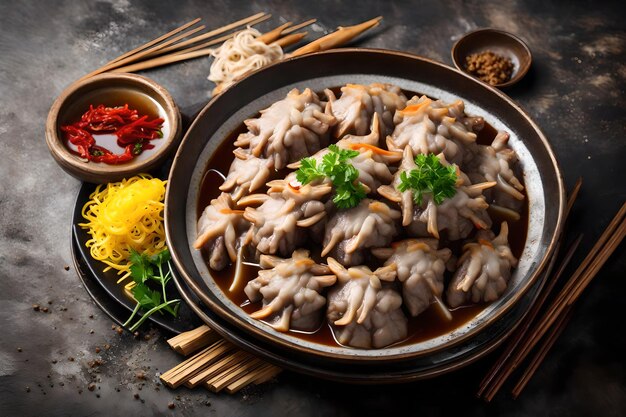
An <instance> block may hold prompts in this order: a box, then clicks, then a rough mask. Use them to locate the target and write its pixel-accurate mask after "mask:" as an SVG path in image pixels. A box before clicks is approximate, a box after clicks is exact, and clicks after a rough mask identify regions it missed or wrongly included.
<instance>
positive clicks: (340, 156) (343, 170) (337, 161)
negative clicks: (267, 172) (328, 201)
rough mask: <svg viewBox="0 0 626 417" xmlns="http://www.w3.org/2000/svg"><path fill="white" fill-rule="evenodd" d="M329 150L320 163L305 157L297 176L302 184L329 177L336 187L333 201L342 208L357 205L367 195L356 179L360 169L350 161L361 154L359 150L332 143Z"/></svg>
mask: <svg viewBox="0 0 626 417" xmlns="http://www.w3.org/2000/svg"><path fill="white" fill-rule="evenodd" d="M328 149H329V151H330V152H328V153H327V154H326V155H324V157H323V158H322V161H321V162H320V163H319V164H318V163H317V161H316V160H315V159H314V158H304V159H302V160H301V161H300V163H301V166H300V168H299V169H298V171H296V178H297V179H298V181H299V182H300V184H302V185H306V184H308V183H310V182H311V181H314V180H316V179H319V178H324V177H327V178H329V179H330V180H331V181H332V183H333V186H334V187H335V194H334V195H333V202H334V203H335V205H336V206H337V207H338V208H340V209H347V208H352V207H355V206H357V205H358V204H359V202H360V201H361V200H363V199H364V198H365V196H366V193H365V187H363V184H361V183H360V182H357V181H356V180H357V179H358V178H359V171H358V170H357V169H356V168H355V167H354V165H352V164H351V163H349V162H348V161H349V160H350V159H352V158H354V157H355V156H358V155H359V152H358V151H351V150H348V149H340V148H339V147H338V146H337V145H330V146H329V147H328Z"/></svg>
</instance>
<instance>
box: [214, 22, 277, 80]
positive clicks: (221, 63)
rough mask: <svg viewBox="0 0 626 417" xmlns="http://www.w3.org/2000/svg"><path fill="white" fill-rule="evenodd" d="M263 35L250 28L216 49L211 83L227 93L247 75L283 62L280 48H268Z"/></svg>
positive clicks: (274, 46) (274, 45)
mask: <svg viewBox="0 0 626 417" xmlns="http://www.w3.org/2000/svg"><path fill="white" fill-rule="evenodd" d="M259 36H261V32H259V31H258V30H256V29H253V28H250V27H249V28H247V29H244V30H242V31H241V32H239V33H238V34H236V35H235V36H234V37H233V38H231V39H229V40H227V41H226V42H224V44H222V46H220V47H219V48H217V49H215V50H214V51H213V53H212V54H211V55H212V56H213V57H214V58H215V59H214V61H213V64H212V65H211V72H210V74H209V80H210V81H213V82H214V83H215V84H217V85H218V89H220V90H223V89H224V88H226V87H228V86H230V85H231V84H233V83H234V82H235V81H237V80H238V79H239V78H241V77H243V76H244V75H245V74H247V73H249V72H251V71H254V70H256V69H258V68H261V67H263V66H265V65H268V64H271V63H272V62H276V61H279V60H281V59H282V58H283V50H282V48H281V47H280V46H279V45H276V44H270V45H267V44H265V43H264V42H262V41H260V40H258V39H257V38H258V37H259Z"/></svg>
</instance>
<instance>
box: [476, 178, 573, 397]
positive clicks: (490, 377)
mask: <svg viewBox="0 0 626 417" xmlns="http://www.w3.org/2000/svg"><path fill="white" fill-rule="evenodd" d="M581 186H582V178H578V180H577V181H576V184H575V185H574V188H573V189H572V191H571V192H570V195H569V197H568V199H567V205H566V208H565V221H567V219H568V218H569V215H570V213H571V209H572V207H573V205H574V202H575V201H576V199H577V198H578V194H579V192H580V188H581ZM581 241H582V235H581V236H579V237H578V238H577V239H576V240H575V241H574V243H572V244H571V245H570V247H569V248H568V250H567V253H566V255H565V257H564V258H563V260H562V261H561V263H560V265H559V267H558V268H557V270H556V272H555V273H554V275H552V276H550V271H551V270H552V268H553V266H554V263H555V262H556V260H557V259H558V252H559V251H560V246H561V242H559V244H558V246H557V248H556V250H555V253H554V255H553V256H552V260H551V263H550V264H549V265H548V268H547V270H546V273H545V275H544V282H543V284H542V285H545V282H546V281H548V286H547V287H546V288H541V289H540V295H539V297H538V298H537V300H535V303H534V304H533V305H532V307H531V309H530V311H529V313H528V315H527V316H526V317H525V318H524V319H523V321H522V323H521V324H520V326H519V327H518V330H516V331H515V333H514V334H513V336H511V339H510V341H509V342H508V345H507V347H506V349H505V351H504V352H503V353H502V354H501V355H500V357H499V358H498V360H497V361H496V362H495V363H494V365H493V366H492V367H491V369H490V370H489V371H488V372H487V374H486V375H485V378H483V380H482V381H481V383H480V387H479V390H478V393H477V395H478V396H479V397H480V396H481V395H482V394H483V393H484V392H485V390H487V388H488V386H489V384H491V383H492V381H494V380H495V382H494V387H496V386H497V387H498V389H499V386H500V385H501V384H502V383H503V382H504V379H506V378H507V377H508V376H509V375H510V373H512V372H513V369H509V370H506V371H504V373H503V374H498V373H499V372H500V371H501V370H502V368H503V367H504V365H505V364H506V362H507V361H508V360H509V359H510V357H511V355H512V354H513V352H514V351H515V349H516V348H517V347H518V346H519V345H520V343H521V342H522V340H523V339H524V337H526V335H527V334H528V331H529V330H530V327H531V325H532V323H533V321H534V320H535V318H537V316H538V315H539V312H540V311H541V308H542V307H543V305H544V303H545V302H546V300H547V298H548V296H549V295H550V293H551V292H552V290H553V289H554V286H555V284H556V283H557V282H558V280H559V279H560V277H561V275H562V274H563V272H564V271H565V269H566V267H567V265H568V264H569V262H570V261H571V259H572V257H573V255H574V253H575V252H576V249H577V248H578V246H579V245H580V242H581ZM496 391H497V390H496ZM490 392H491V389H490V391H488V393H490ZM494 395H495V393H494Z"/></svg>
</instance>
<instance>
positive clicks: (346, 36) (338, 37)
mask: <svg viewBox="0 0 626 417" xmlns="http://www.w3.org/2000/svg"><path fill="white" fill-rule="evenodd" d="M381 19H382V16H378V17H376V18H374V19H371V20H368V21H367V22H363V23H360V24H358V25H354V26H348V27H342V26H340V27H339V28H338V29H337V30H336V31H334V32H333V33H330V34H328V35H326V36H322V37H321V38H319V39H316V40H314V41H313V42H311V43H308V44H306V45H304V46H303V47H301V48H299V49H296V50H295V51H294V52H292V53H291V56H300V55H305V54H309V53H312V52H319V51H325V50H328V49H331V48H334V47H336V46H339V45H342V44H344V43H345V42H348V41H349V40H351V39H353V38H354V37H356V36H358V35H360V34H361V33H363V32H365V31H366V30H368V29H370V28H373V27H376V26H378V24H379V23H380V20H381Z"/></svg>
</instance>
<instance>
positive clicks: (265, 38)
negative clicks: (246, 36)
mask: <svg viewBox="0 0 626 417" xmlns="http://www.w3.org/2000/svg"><path fill="white" fill-rule="evenodd" d="M289 26H291V22H287V23H283V24H282V25H280V26H278V27H276V28H274V29H272V30H270V31H269V32H266V33H264V34H262V35H261V36H259V37H258V38H257V39H258V40H260V41H261V42H263V43H264V44H266V45H269V44H270V43H272V42H274V41H275V40H276V39H278V38H280V36H281V34H282V32H283V31H284V30H285V29H287V28H288V27H289Z"/></svg>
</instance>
